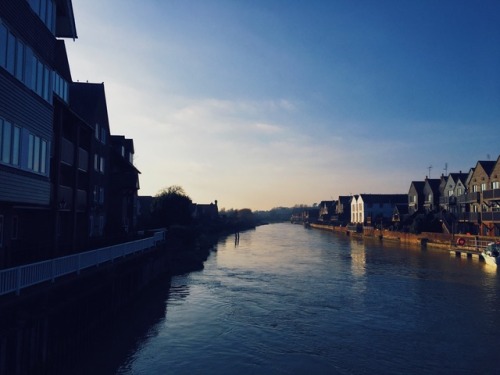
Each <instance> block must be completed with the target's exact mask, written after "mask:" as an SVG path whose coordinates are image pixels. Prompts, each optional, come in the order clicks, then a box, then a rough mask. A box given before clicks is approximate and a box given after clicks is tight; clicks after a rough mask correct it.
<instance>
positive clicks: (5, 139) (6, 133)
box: [1, 121, 12, 164]
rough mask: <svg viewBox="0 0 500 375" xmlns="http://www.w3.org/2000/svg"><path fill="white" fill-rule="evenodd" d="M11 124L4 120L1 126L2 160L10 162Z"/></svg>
mask: <svg viewBox="0 0 500 375" xmlns="http://www.w3.org/2000/svg"><path fill="white" fill-rule="evenodd" d="M11 134H12V125H11V124H10V123H9V122H7V121H4V122H3V126H2V146H1V147H2V162H3V163H7V164H10V153H11V152H10V148H11V147H10V146H11V137H12V135H11Z"/></svg>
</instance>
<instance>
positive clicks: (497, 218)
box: [481, 211, 500, 223]
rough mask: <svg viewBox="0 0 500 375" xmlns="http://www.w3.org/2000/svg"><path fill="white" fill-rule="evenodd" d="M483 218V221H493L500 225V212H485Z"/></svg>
mask: <svg viewBox="0 0 500 375" xmlns="http://www.w3.org/2000/svg"><path fill="white" fill-rule="evenodd" d="M481 218H482V220H483V221H492V222H497V223H500V212H498V211H497V212H483V213H482V214H481Z"/></svg>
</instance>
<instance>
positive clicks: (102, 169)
mask: <svg viewBox="0 0 500 375" xmlns="http://www.w3.org/2000/svg"><path fill="white" fill-rule="evenodd" d="M99 171H100V172H101V173H104V158H103V157H102V156H101V162H100V164H99Z"/></svg>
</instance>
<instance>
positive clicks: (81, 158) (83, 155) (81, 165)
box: [78, 148, 89, 172]
mask: <svg viewBox="0 0 500 375" xmlns="http://www.w3.org/2000/svg"><path fill="white" fill-rule="evenodd" d="M78 169H79V170H81V171H83V172H87V171H88V170H89V153H88V152H87V151H85V150H84V149H83V148H79V149H78Z"/></svg>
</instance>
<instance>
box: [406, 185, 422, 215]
mask: <svg viewBox="0 0 500 375" xmlns="http://www.w3.org/2000/svg"><path fill="white" fill-rule="evenodd" d="M424 186H425V182H424V181H412V182H411V184H410V189H409V190H408V213H409V214H410V215H414V214H416V213H419V212H422V211H423V209H424V202H425V196H424Z"/></svg>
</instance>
